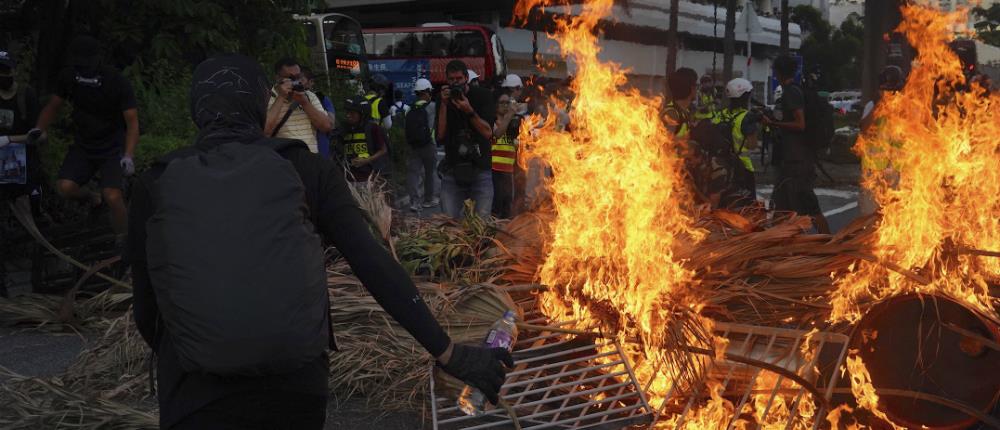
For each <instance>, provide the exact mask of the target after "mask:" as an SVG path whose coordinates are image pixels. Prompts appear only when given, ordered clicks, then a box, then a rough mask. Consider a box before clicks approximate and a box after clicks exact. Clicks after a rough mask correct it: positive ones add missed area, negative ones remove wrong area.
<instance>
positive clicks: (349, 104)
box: [339, 97, 389, 182]
mask: <svg viewBox="0 0 1000 430" xmlns="http://www.w3.org/2000/svg"><path fill="white" fill-rule="evenodd" d="M344 111H345V112H346V120H347V121H346V124H345V126H344V128H343V130H340V138H339V143H340V146H341V148H340V149H341V151H342V154H343V160H344V163H345V165H346V168H347V169H348V171H350V173H351V174H350V178H349V179H351V180H352V181H356V182H364V181H367V180H369V179H372V178H376V177H378V175H379V173H380V171H381V170H382V169H381V168H382V164H383V163H382V162H383V158H385V157H386V155H387V154H388V152H389V151H388V147H387V145H386V139H385V133H384V132H383V131H382V129H381V127H379V125H378V124H376V123H375V122H374V121H371V120H370V118H369V117H368V115H369V113H370V112H371V105H370V104H369V103H368V100H366V99H365V98H364V97H353V98H350V99H347V101H346V102H345V103H344Z"/></svg>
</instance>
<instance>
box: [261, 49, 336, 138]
mask: <svg viewBox="0 0 1000 430" xmlns="http://www.w3.org/2000/svg"><path fill="white" fill-rule="evenodd" d="M274 73H275V75H276V78H277V79H276V81H277V84H276V85H275V86H274V88H273V89H272V90H271V101H270V104H269V105H268V108H267V122H266V123H265V124H264V134H265V135H266V136H270V137H283V138H288V139H299V140H301V141H303V142H305V143H306V145H307V146H308V147H309V150H310V151H312V152H314V153H318V152H319V142H318V141H317V140H316V133H317V132H322V133H329V132H330V131H331V130H333V121H331V120H330V116H329V115H327V113H326V110H325V109H323V103H322V102H320V100H319V97H316V94H314V93H313V92H312V91H309V90H307V89H306V88H305V84H304V82H303V81H302V79H303V76H302V69H301V67H300V66H299V63H298V62H297V61H295V60H294V59H292V58H284V59H282V60H279V61H278V62H277V63H276V64H275V65H274Z"/></svg>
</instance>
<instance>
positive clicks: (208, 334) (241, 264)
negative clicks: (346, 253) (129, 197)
mask: <svg viewBox="0 0 1000 430" xmlns="http://www.w3.org/2000/svg"><path fill="white" fill-rule="evenodd" d="M290 145H304V144H303V143H302V142H301V141H294V140H287V139H264V140H261V141H259V142H257V143H254V144H242V143H236V142H234V143H227V144H223V145H219V146H215V147H211V148H207V149H206V148H197V147H195V148H189V149H187V150H182V151H178V152H176V153H174V154H173V155H171V156H167V157H165V158H164V159H162V160H161V161H160V163H161V165H162V163H166V168H165V170H164V171H163V174H162V175H161V176H160V177H159V178H158V179H157V180H156V181H155V183H153V184H152V186H151V187H150V189H151V195H152V198H153V201H154V207H155V208H156V209H155V212H154V213H153V215H152V217H151V218H150V219H149V221H148V222H147V230H148V241H147V246H146V252H147V254H148V261H149V274H150V279H151V281H152V284H153V288H154V291H155V292H156V299H157V304H158V305H159V309H160V313H161V316H162V318H163V322H164V325H165V326H166V334H167V336H168V337H169V339H170V341H171V343H172V344H173V345H174V348H175V350H176V351H177V356H178V358H179V361H180V365H181V367H182V368H183V369H184V370H185V371H188V372H202V373H211V374H217V375H268V374H281V373H287V372H290V371H293V370H296V369H298V368H301V367H302V366H303V365H304V364H306V363H308V362H310V361H313V360H316V359H317V358H318V357H320V355H321V354H322V353H323V351H325V349H326V347H327V345H328V344H329V343H328V342H329V341H330V332H329V330H330V329H329V298H328V296H327V286H326V270H325V266H324V256H323V248H322V245H321V242H320V238H319V236H318V235H317V234H316V232H315V230H314V228H313V224H312V222H310V219H309V215H308V208H307V206H306V203H305V189H304V186H303V185H302V180H301V179H300V178H299V175H298V173H297V172H296V170H295V169H294V167H293V166H292V164H291V163H290V162H289V161H287V160H285V159H284V158H282V157H281V156H280V155H279V154H278V153H277V152H276V151H277V150H278V149H280V148H284V147H287V146H290Z"/></svg>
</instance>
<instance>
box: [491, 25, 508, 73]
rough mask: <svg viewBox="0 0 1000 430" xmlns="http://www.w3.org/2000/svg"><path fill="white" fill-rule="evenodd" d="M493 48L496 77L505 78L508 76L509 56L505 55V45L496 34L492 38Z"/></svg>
mask: <svg viewBox="0 0 1000 430" xmlns="http://www.w3.org/2000/svg"><path fill="white" fill-rule="evenodd" d="M490 42H492V43H491V45H492V47H493V62H494V63H495V66H496V75H497V76H505V75H506V74H507V55H506V54H505V53H504V49H503V43H501V42H500V37H498V36H497V35H496V34H493V35H491V36H490Z"/></svg>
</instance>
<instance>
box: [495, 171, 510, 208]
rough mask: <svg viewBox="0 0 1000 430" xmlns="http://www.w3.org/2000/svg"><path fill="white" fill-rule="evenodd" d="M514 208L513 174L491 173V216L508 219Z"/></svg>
mask: <svg viewBox="0 0 1000 430" xmlns="http://www.w3.org/2000/svg"><path fill="white" fill-rule="evenodd" d="M513 206H514V174H513V173H507V172H498V171H496V170H494V171H493V216H495V217H497V218H500V219H508V218H510V213H511V208H512V207H513Z"/></svg>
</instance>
